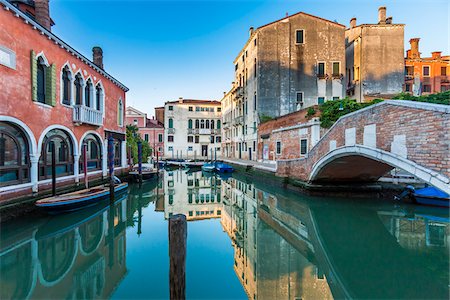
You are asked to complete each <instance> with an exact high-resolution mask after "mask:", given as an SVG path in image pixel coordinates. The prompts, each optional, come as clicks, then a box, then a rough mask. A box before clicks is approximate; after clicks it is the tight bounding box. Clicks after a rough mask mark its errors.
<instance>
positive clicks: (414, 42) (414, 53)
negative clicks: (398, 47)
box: [409, 38, 420, 58]
mask: <svg viewBox="0 0 450 300" xmlns="http://www.w3.org/2000/svg"><path fill="white" fill-rule="evenodd" d="M419 41H420V39H419V38H413V39H410V40H409V43H410V44H411V58H420V52H419Z"/></svg>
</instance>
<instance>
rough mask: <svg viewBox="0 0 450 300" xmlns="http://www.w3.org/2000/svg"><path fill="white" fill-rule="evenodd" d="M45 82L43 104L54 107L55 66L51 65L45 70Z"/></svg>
mask: <svg viewBox="0 0 450 300" xmlns="http://www.w3.org/2000/svg"><path fill="white" fill-rule="evenodd" d="M45 75H46V76H45V77H46V80H45V103H46V104H48V105H51V106H55V105H56V66H55V64H52V65H51V66H50V67H48V68H46V74H45Z"/></svg>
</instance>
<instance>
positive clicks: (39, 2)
mask: <svg viewBox="0 0 450 300" xmlns="http://www.w3.org/2000/svg"><path fill="white" fill-rule="evenodd" d="M48 1H49V0H35V1H34V3H35V4H34V5H35V6H34V10H35V19H36V22H38V23H39V24H40V25H41V26H43V27H45V28H46V29H47V30H48V31H51V30H52V24H51V20H50V9H49V6H48Z"/></svg>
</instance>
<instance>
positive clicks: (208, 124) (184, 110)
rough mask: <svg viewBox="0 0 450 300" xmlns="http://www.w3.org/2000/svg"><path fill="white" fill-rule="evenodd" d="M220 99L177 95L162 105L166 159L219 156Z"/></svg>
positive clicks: (220, 153) (204, 158)
mask: <svg viewBox="0 0 450 300" xmlns="http://www.w3.org/2000/svg"><path fill="white" fill-rule="evenodd" d="M221 110H222V109H221V105H220V102H219V101H213V100H191V99H182V98H180V99H179V100H177V101H169V102H166V103H165V105H164V128H165V141H164V142H165V148H166V149H165V155H164V157H165V158H166V159H203V160H207V159H211V158H212V159H214V158H215V157H221V156H222V152H221V142H222V136H221V128H222V119H221V116H222V113H221Z"/></svg>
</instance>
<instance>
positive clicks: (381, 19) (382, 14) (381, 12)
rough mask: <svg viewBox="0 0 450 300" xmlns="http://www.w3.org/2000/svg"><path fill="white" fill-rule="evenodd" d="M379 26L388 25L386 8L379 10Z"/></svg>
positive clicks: (382, 7)
mask: <svg viewBox="0 0 450 300" xmlns="http://www.w3.org/2000/svg"><path fill="white" fill-rule="evenodd" d="M378 24H386V6H380V8H378Z"/></svg>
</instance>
